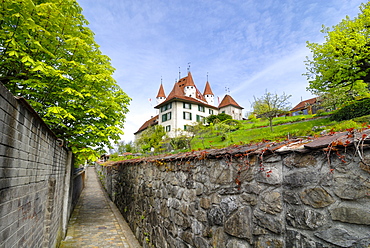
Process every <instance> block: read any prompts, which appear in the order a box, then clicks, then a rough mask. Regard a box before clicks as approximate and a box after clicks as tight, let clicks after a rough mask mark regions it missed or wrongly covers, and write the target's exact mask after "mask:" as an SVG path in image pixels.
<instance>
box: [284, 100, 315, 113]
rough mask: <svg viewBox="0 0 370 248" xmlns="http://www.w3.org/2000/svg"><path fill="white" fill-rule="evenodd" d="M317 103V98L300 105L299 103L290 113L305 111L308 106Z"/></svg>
mask: <svg viewBox="0 0 370 248" xmlns="http://www.w3.org/2000/svg"><path fill="white" fill-rule="evenodd" d="M316 102H317V97H315V98H311V99H308V100H304V101H302V102H300V103H298V104H297V105H296V106H295V107H294V108H292V109H291V110H290V111H295V110H300V109H304V108H305V107H306V106H307V105H311V104H315V103H316Z"/></svg>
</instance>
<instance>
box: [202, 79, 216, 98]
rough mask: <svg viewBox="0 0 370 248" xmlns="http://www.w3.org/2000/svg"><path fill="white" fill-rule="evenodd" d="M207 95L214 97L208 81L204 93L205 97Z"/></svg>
mask: <svg viewBox="0 0 370 248" xmlns="http://www.w3.org/2000/svg"><path fill="white" fill-rule="evenodd" d="M205 95H214V94H213V92H212V90H211V86H210V85H209V83H208V81H207V83H206V87H205V88H204V93H203V96H205Z"/></svg>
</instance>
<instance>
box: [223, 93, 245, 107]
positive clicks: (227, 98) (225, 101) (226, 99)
mask: <svg viewBox="0 0 370 248" xmlns="http://www.w3.org/2000/svg"><path fill="white" fill-rule="evenodd" d="M229 105H232V106H234V107H236V108H239V109H243V107H241V106H240V105H239V104H238V103H237V102H236V101H235V100H234V99H233V98H232V97H231V96H230V95H225V97H224V98H223V99H222V101H221V103H220V104H219V105H218V108H219V109H220V108H223V107H226V106H229Z"/></svg>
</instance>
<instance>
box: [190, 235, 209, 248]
mask: <svg viewBox="0 0 370 248" xmlns="http://www.w3.org/2000/svg"><path fill="white" fill-rule="evenodd" d="M194 246H195V247H196V248H208V247H209V244H208V242H207V240H206V239H204V238H202V237H195V238H194Z"/></svg>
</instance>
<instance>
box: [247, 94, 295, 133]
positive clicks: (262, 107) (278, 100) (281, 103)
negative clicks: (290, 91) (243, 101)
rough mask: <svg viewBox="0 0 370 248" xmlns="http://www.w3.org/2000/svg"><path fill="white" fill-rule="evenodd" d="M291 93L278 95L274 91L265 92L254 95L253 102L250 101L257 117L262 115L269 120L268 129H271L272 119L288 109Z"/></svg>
mask: <svg viewBox="0 0 370 248" xmlns="http://www.w3.org/2000/svg"><path fill="white" fill-rule="evenodd" d="M290 97H291V95H286V94H285V93H283V95H281V96H278V95H277V94H276V93H275V94H272V93H270V92H267V91H266V93H265V94H264V95H263V96H262V97H261V98H256V97H254V102H253V103H252V108H253V113H255V114H256V115H257V116H259V117H264V118H267V119H268V120H269V125H270V129H271V131H272V120H273V119H274V118H275V117H277V116H278V115H279V114H282V113H284V112H286V111H288V110H289V106H290V103H289V102H288V99H289V98H290Z"/></svg>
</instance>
